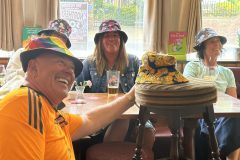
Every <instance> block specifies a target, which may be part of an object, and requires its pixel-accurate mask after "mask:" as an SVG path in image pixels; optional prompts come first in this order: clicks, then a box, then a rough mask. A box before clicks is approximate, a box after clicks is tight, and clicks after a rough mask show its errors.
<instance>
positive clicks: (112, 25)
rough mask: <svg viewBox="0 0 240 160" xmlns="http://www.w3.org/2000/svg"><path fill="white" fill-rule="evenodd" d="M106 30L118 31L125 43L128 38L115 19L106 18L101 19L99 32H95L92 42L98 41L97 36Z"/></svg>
mask: <svg viewBox="0 0 240 160" xmlns="http://www.w3.org/2000/svg"><path fill="white" fill-rule="evenodd" d="M106 32H119V34H120V36H121V39H123V41H124V42H125V43H126V42H127V40H128V36H127V34H126V33H125V32H123V31H122V30H121V27H120V24H119V23H118V22H117V21H115V20H106V21H103V22H102V24H101V25H100V27H99V32H98V33H96V34H95V37H94V42H95V44H97V43H98V41H99V38H100V36H101V35H103V34H104V33H106Z"/></svg>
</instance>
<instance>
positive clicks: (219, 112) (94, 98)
mask: <svg viewBox="0 0 240 160" xmlns="http://www.w3.org/2000/svg"><path fill="white" fill-rule="evenodd" d="M122 95H123V94H119V95H118V96H116V97H108V95H107V93H85V94H84V101H85V102H86V103H85V104H71V103H70V102H71V100H69V98H68V97H67V98H66V99H65V100H64V102H65V104H66V107H65V108H64V109H63V111H65V112H68V113H72V114H82V113H86V112H87V111H89V110H91V109H94V108H96V107H99V106H100V105H103V104H106V103H109V102H111V101H112V100H114V99H116V98H117V97H120V96H122ZM214 112H215V117H221V116H224V117H240V100H239V99H236V98H234V97H231V96H229V95H227V94H224V93H221V92H218V96H217V103H215V104H214ZM138 115H139V108H138V107H137V106H136V105H134V106H133V107H131V108H130V109H128V110H127V111H126V112H124V113H123V114H122V116H121V117H120V118H123V119H136V118H138ZM152 116H154V114H152ZM163 118H164V119H165V117H163ZM198 118H202V113H199V114H196V115H194V117H190V119H189V118H186V119H185V121H184V124H185V125H184V138H185V139H184V142H183V146H184V148H185V154H186V155H187V157H189V158H191V159H194V157H195V152H194V148H193V146H194V138H193V137H194V133H195V132H194V129H195V127H196V124H197V119H198ZM165 125H167V124H165Z"/></svg>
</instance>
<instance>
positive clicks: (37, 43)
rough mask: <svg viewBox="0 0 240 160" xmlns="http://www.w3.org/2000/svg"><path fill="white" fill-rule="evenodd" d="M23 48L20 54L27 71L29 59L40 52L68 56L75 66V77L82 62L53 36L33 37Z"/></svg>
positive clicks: (80, 68)
mask: <svg viewBox="0 0 240 160" xmlns="http://www.w3.org/2000/svg"><path fill="white" fill-rule="evenodd" d="M24 48H25V50H24V51H23V52H22V53H21V54H20V59H21V62H22V67H23V71H24V72H26V71H27V67H28V62H29V60H31V59H33V58H36V57H37V56H39V55H41V54H55V55H59V56H63V57H67V58H69V59H70V60H71V61H72V62H73V63H74V66H75V71H74V73H75V77H77V76H78V75H79V74H80V73H81V71H82V67H83V64H82V62H81V61H80V60H79V59H78V58H76V57H74V56H73V54H72V53H71V52H70V51H69V50H68V48H66V45H65V44H64V42H63V41H62V40H61V39H60V38H58V37H53V36H40V37H33V38H31V39H30V40H29V42H28V44H27V46H26V47H24Z"/></svg>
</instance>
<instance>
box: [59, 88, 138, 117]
mask: <svg viewBox="0 0 240 160" xmlns="http://www.w3.org/2000/svg"><path fill="white" fill-rule="evenodd" d="M121 96H123V93H119V94H118V95H117V96H110V97H108V94H107V93H84V99H83V102H85V103H84V104H74V103H71V102H74V101H73V100H71V99H69V97H66V98H65V99H64V103H65V104H66V107H65V108H63V109H62V110H63V111H64V112H68V113H72V114H84V113H86V112H88V111H90V110H92V109H94V108H96V107H99V106H100V105H103V104H107V103H109V102H111V101H113V100H114V99H116V98H118V97H121ZM138 113H139V108H138V107H137V106H136V105H134V106H133V107H131V108H129V109H128V110H127V111H126V112H124V113H123V114H122V116H121V117H120V118H121V119H136V118H138Z"/></svg>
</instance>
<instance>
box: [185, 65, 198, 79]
mask: <svg viewBox="0 0 240 160" xmlns="http://www.w3.org/2000/svg"><path fill="white" fill-rule="evenodd" d="M183 75H184V76H185V77H195V78H199V75H200V67H199V62H188V63H187V64H186V66H185V67H184V71H183Z"/></svg>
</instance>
